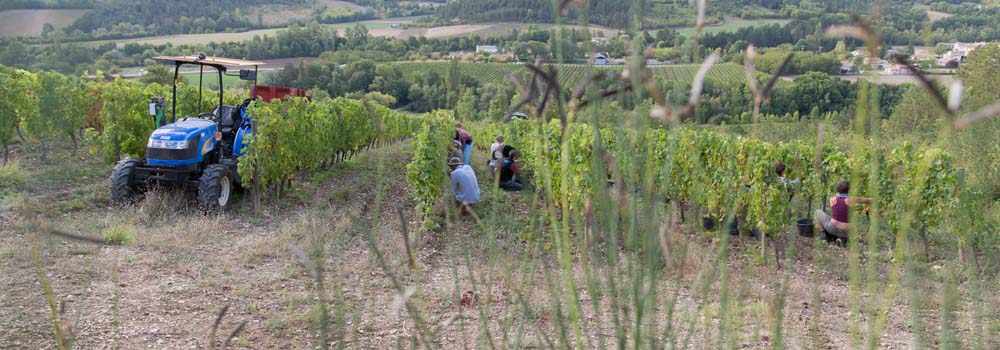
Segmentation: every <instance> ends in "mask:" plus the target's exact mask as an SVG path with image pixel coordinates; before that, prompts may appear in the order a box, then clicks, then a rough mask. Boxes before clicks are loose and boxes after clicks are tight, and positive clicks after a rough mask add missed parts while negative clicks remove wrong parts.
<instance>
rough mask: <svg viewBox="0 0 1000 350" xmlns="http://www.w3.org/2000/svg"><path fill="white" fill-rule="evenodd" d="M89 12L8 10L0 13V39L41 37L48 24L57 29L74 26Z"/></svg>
mask: <svg viewBox="0 0 1000 350" xmlns="http://www.w3.org/2000/svg"><path fill="white" fill-rule="evenodd" d="M87 11H89V10H7V11H0V37H5V36H18V35H41V34H42V28H43V27H44V26H45V24H46V23H48V24H51V25H52V26H53V27H55V28H62V27H65V26H68V25H70V24H73V22H74V21H76V20H77V18H80V17H81V16H83V14H85V13H87Z"/></svg>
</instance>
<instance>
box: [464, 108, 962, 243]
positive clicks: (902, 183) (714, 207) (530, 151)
mask: <svg viewBox="0 0 1000 350" xmlns="http://www.w3.org/2000/svg"><path fill="white" fill-rule="evenodd" d="M470 131H471V132H472V133H473V137H474V138H475V139H476V140H490V139H492V138H493V137H495V136H496V135H498V134H503V135H505V137H506V140H507V142H508V144H510V145H512V146H514V147H516V148H518V149H519V151H520V152H521V154H522V156H521V159H524V160H525V161H526V164H525V166H524V169H525V171H526V172H527V173H529V174H531V175H532V176H534V177H535V178H536V182H537V183H539V184H541V188H543V189H546V190H548V191H551V193H550V196H548V197H550V198H551V199H552V200H553V201H555V203H556V204H557V205H559V206H568V207H569V208H570V209H571V210H577V209H580V208H582V205H583V203H584V202H585V200H586V196H589V195H591V194H592V193H594V191H595V189H598V187H599V186H597V185H604V184H605V182H604V179H603V178H601V177H597V178H595V176H594V175H592V168H593V166H594V165H595V164H596V163H595V162H596V160H597V159H599V158H600V157H601V156H600V154H598V153H596V152H598V149H597V148H596V147H595V145H596V144H597V140H598V138H599V140H600V145H601V148H602V149H603V150H604V151H605V152H607V154H608V155H610V159H612V160H613V161H614V163H615V164H614V167H615V168H616V169H617V173H618V174H620V176H621V180H623V181H624V182H625V184H626V187H633V190H634V191H646V193H649V194H653V195H655V196H659V197H660V198H664V199H668V200H676V201H679V202H681V203H687V204H696V205H698V206H699V207H703V208H705V209H707V211H708V213H709V215H710V216H712V217H715V218H721V217H724V216H726V215H728V214H729V210H731V209H739V210H741V211H743V214H745V216H746V218H747V221H748V224H749V225H752V226H753V227H756V228H758V229H760V230H762V231H764V232H768V233H770V234H772V235H775V234H780V232H781V230H782V228H783V227H784V225H787V224H788V223H789V210H790V209H791V208H790V201H789V192H788V191H787V190H786V188H785V185H784V184H783V183H781V182H780V181H779V179H778V177H777V175H776V174H775V173H774V165H775V163H776V162H779V161H780V162H783V163H785V164H787V165H788V170H787V172H786V176H787V177H789V178H795V179H800V180H801V182H802V185H801V186H799V188H798V189H797V192H798V195H801V196H803V197H804V198H814V199H825V196H828V195H830V194H832V192H833V186H834V185H835V184H836V183H837V181H839V180H847V179H850V178H851V175H852V173H853V172H854V171H859V172H860V173H861V174H868V173H869V172H868V169H867V168H866V167H867V166H870V165H871V164H878V166H879V167H880V168H879V169H878V170H879V171H878V172H877V174H878V175H877V177H876V178H874V179H872V178H868V177H864V176H863V177H861V179H859V180H860V183H856V184H852V186H851V187H852V189H853V190H852V192H851V193H852V195H860V196H868V197H875V198H879V200H880V202H881V203H880V205H879V208H881V209H882V210H883V213H882V214H883V217H884V218H886V221H887V224H888V225H889V228H890V229H892V230H896V229H899V228H900V227H899V224H900V221H901V220H900V219H899V218H900V217H901V216H902V213H905V212H914V211H915V212H916V213H917V215H916V217H917V218H918V222H916V224H919V225H921V227H922V228H925V229H932V228H936V227H939V225H941V224H942V223H943V222H944V219H945V218H946V217H947V216H948V215H951V213H952V211H953V210H954V209H955V207H956V205H957V191H956V187H955V186H956V178H957V176H956V170H955V168H954V165H953V161H952V158H951V156H950V155H949V154H947V153H946V152H944V151H942V150H940V149H938V148H925V149H917V148H915V147H913V146H909V145H907V146H904V147H900V148H897V149H880V148H875V149H866V150H864V151H863V152H861V153H857V154H851V155H850V156H848V155H847V154H845V153H844V152H842V151H841V150H838V149H835V148H833V147H830V146H824V147H823V148H822V155H821V158H820V163H819V164H817V165H818V166H819V169H818V170H819V171H818V172H817V171H816V169H814V168H815V165H814V164H813V163H814V159H815V152H816V150H815V145H810V144H807V143H804V142H792V143H767V142H762V141H759V140H757V139H752V138H743V137H731V136H727V135H723V134H718V133H714V132H710V131H693V130H677V131H667V130H663V129H651V130H646V131H644V132H642V133H636V132H635V131H632V130H622V129H617V128H605V129H601V130H594V129H593V128H592V127H591V126H589V125H587V124H571V125H569V127H568V128H567V130H566V132H565V133H563V131H562V127H561V125H560V123H559V122H558V121H557V120H553V121H551V122H549V123H545V124H542V125H537V126H536V125H532V123H530V122H527V121H521V120H515V121H513V122H510V123H490V124H485V125H482V126H481V127H477V128H470ZM564 144H565V146H567V148H568V152H566V153H563V152H562V147H563V146H564ZM876 158H877V159H878V160H879V161H878V162H875V160H876ZM564 162H566V165H567V166H566V167H564V166H563V164H564ZM612 175H613V174H608V177H609V180H612V181H616V179H614V178H611V176H612ZM870 181H876V182H877V186H871V188H876V189H877V190H876V191H877V193H870V186H869V183H870ZM913 194H918V198H919V200H918V201H916V202H914V201H912V200H911V199H912V198H913V197H911V195H913ZM808 215H810V216H811V213H809V214H808Z"/></svg>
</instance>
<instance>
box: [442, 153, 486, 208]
mask: <svg viewBox="0 0 1000 350" xmlns="http://www.w3.org/2000/svg"><path fill="white" fill-rule="evenodd" d="M448 168H449V169H450V176H451V189H452V191H455V204H456V205H457V206H458V207H459V208H460V209H461V208H464V207H466V206H469V205H472V204H475V203H476V202H479V183H478V182H476V173H475V172H473V171H472V167H471V166H468V165H465V163H464V162H463V161H462V159H461V158H458V157H452V158H451V159H448Z"/></svg>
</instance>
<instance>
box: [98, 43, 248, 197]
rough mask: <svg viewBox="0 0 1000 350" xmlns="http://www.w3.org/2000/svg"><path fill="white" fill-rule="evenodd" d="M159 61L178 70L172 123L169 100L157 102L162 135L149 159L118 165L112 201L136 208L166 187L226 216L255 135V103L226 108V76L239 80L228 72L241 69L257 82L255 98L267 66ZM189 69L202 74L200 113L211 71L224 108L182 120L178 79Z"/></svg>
mask: <svg viewBox="0 0 1000 350" xmlns="http://www.w3.org/2000/svg"><path fill="white" fill-rule="evenodd" d="M156 59H158V60H164V61H169V62H172V63H173V65H174V86H173V98H172V99H171V111H170V112H171V113H170V119H169V120H166V119H167V118H166V113H165V109H166V103H165V100H164V99H163V98H154V99H153V100H152V101H151V102H150V105H149V107H150V108H149V109H150V114H151V115H153V118H154V120H155V123H156V130H154V131H153V133H152V134H151V135H150V136H149V141H148V142H147V143H146V158H145V159H138V158H127V159H124V160H122V161H120V162H118V164H117V165H116V166H115V169H114V171H113V172H112V173H111V200H112V201H113V202H116V203H122V202H134V201H136V200H139V199H140V198H141V197H142V195H143V193H144V192H145V190H146V189H148V188H150V187H152V186H154V185H166V186H172V187H183V188H185V189H194V190H197V192H198V195H197V198H198V205H199V206H200V207H201V209H203V210H206V211H220V210H225V209H226V208H227V207H228V206H229V204H230V198H231V194H232V192H233V189H234V188H235V187H238V186H241V185H242V184H241V182H242V179H241V177H240V176H239V174H238V172H237V166H236V164H237V159H238V158H239V157H240V156H241V155H243V154H244V152H245V144H244V142H243V140H244V139H245V138H246V137H247V136H248V135H250V134H252V133H253V129H252V120H251V119H250V117H249V116H248V115H247V107H248V105H249V104H250V102H252V101H253V100H254V97H251V98H248V99H246V100H244V101H243V102H242V103H240V104H238V105H233V106H226V105H225V104H224V103H223V98H222V97H223V91H224V89H223V75H233V76H235V74H229V73H227V69H229V68H237V69H239V78H240V79H241V80H248V81H252V82H253V89H252V90H251V91H252V92H251V96H255V95H254V94H255V93H256V92H255V91H256V87H257V69H258V66H260V65H262V64H263V62H258V61H247V60H238V59H229V58H217V57H206V56H205V54H199V55H197V56H171V57H156ZM185 66H187V67H189V68H191V67H192V66H193V67H196V68H197V70H198V72H199V73H200V74H201V76H200V77H199V81H198V82H199V84H198V105H197V106H198V111H203V109H202V95H203V94H202V91H203V87H202V82H203V80H204V78H205V73H208V74H212V73H213V72H211V71H209V72H206V67H207V68H209V69H214V73H217V74H214V75H217V77H218V81H219V99H218V104H215V105H214V106H212V105H210V106H212V108H211V110H210V111H207V112H202V113H200V114H198V115H197V116H183V117H181V118H180V119H178V118H177V79H178V78H179V75H180V73H181V68H182V67H185ZM251 67H252V70H251V69H250V68H251ZM212 102H214V101H212ZM212 102H209V103H212ZM206 107H207V106H206Z"/></svg>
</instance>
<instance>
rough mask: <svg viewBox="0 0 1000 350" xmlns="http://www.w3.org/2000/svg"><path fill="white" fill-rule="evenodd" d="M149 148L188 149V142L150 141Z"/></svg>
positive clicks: (147, 145)
mask: <svg viewBox="0 0 1000 350" xmlns="http://www.w3.org/2000/svg"><path fill="white" fill-rule="evenodd" d="M146 147H149V148H160V149H187V147H188V142H187V140H183V141H170V140H155V139H149V143H147V144H146Z"/></svg>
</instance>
